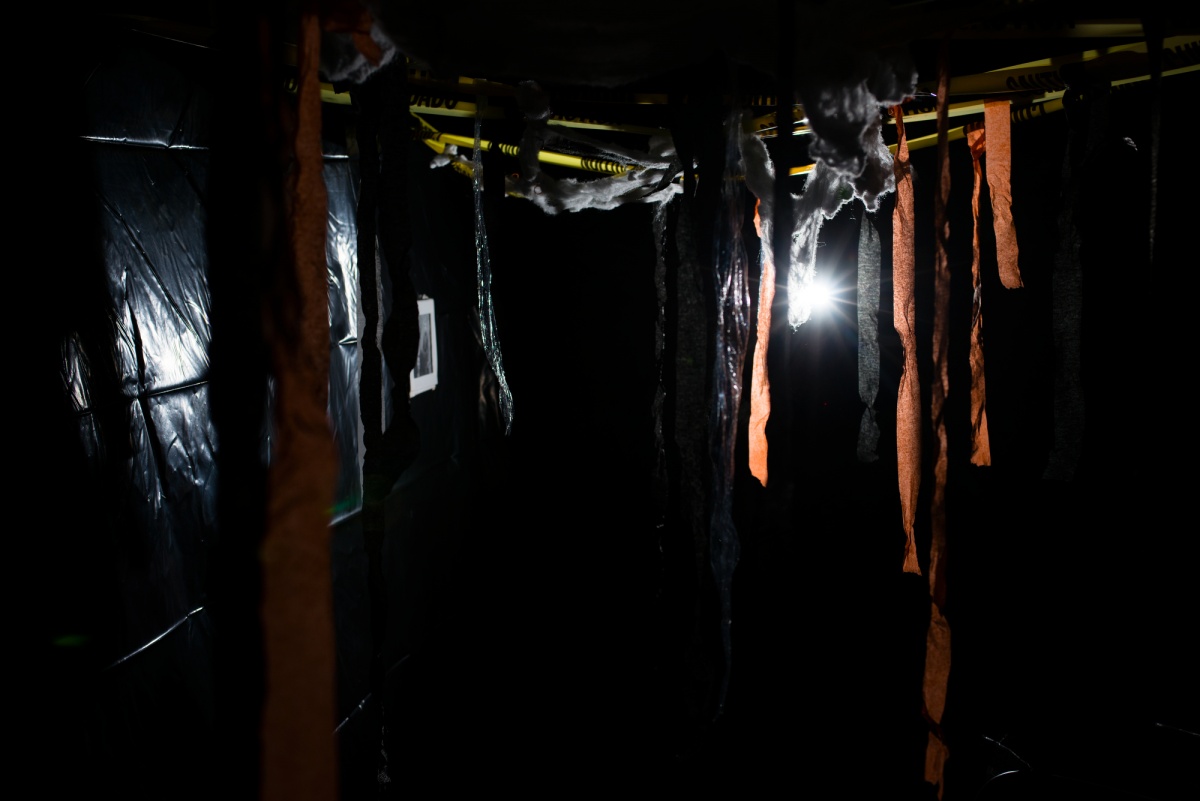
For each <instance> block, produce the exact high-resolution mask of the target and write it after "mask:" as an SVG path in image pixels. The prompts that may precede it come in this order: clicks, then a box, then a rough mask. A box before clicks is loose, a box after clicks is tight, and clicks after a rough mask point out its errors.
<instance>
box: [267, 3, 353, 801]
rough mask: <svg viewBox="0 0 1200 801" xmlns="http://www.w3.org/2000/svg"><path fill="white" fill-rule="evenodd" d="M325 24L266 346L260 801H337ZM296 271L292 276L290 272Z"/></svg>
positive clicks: (306, 49)
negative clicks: (286, 258) (321, 69)
mask: <svg viewBox="0 0 1200 801" xmlns="http://www.w3.org/2000/svg"><path fill="white" fill-rule="evenodd" d="M320 34H321V32H320V23H319V20H318V17H317V14H316V13H315V12H314V11H313V10H312V9H311V7H308V8H306V9H305V10H304V11H302V12H301V15H300V25H299V42H298V47H297V58H296V63H297V71H298V76H297V77H298V108H297V118H296V129H295V140H294V141H295V154H294V156H295V159H294V162H293V164H292V176H291V177H292V183H291V184H290V186H289V189H290V192H291V201H292V207H291V230H290V238H291V247H292V258H291V260H290V262H289V263H287V264H286V265H285V267H284V271H283V274H282V275H280V276H279V277H278V281H277V285H276V289H277V292H276V297H275V298H273V306H272V314H271V316H270V320H269V327H268V339H269V341H270V346H271V350H272V356H273V363H274V376H275V397H274V412H275V419H274V423H275V428H274V436H273V440H272V451H271V465H270V469H269V471H268V477H267V524H266V533H265V536H264V540H263V546H262V551H261V554H262V563H263V599H262V620H263V639H264V651H265V659H266V698H265V702H264V709H263V721H262V744H263V749H262V760H263V762H262V796H261V797H262V798H264V799H267V800H268V801H276V800H278V801H297V799H309V798H311V799H321V800H322V801H326V800H327V799H333V798H336V797H337V792H338V789H337V787H338V783H337V765H336V755H335V740H334V737H333V728H334V724H335V720H334V716H335V714H336V712H335V705H334V690H335V683H334V681H335V679H334V669H335V668H334V639H333V593H332V577H331V575H330V561H329V535H330V531H329V523H330V513H331V512H330V510H331V508H332V506H333V500H334V485H335V481H336V475H337V463H336V454H335V451H334V443H333V436H332V433H331V431H330V427H329V421H328V413H327V410H328V396H329V297H328V289H327V282H326V262H325V226H326V211H327V209H326V206H327V199H326V190H325V183H324V178H323V177H322V169H323V159H322V155H321V94H320V92H321V88H320V84H319V82H318V77H317V69H318V66H319V63H320ZM289 270H290V272H289Z"/></svg>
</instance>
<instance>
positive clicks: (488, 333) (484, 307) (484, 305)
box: [471, 96, 513, 434]
mask: <svg viewBox="0 0 1200 801" xmlns="http://www.w3.org/2000/svg"><path fill="white" fill-rule="evenodd" d="M486 106H487V98H486V97H485V96H481V97H480V98H479V102H478V104H477V105H476V111H475V148H474V150H473V151H472V153H471V176H472V177H471V180H472V183H473V185H474V190H475V285H476V291H477V293H478V296H477V302H478V304H479V337H480V340H481V341H482V342H483V352H484V355H485V356H486V357H487V360H488V364H489V365H490V366H491V368H492V373H493V374H494V375H495V376H496V383H497V385H498V386H499V388H500V393H499V394H500V413H501V414H502V415H503V417H504V433H505V434H510V433H512V420H513V400H512V392H510V391H509V389H508V378H507V377H506V376H505V375H504V358H503V356H502V355H501V353H500V335H499V332H498V331H497V327H496V310H495V309H494V308H493V307H492V266H491V256H490V255H489V253H488V238H487V225H486V224H485V223H484V219H483V148H482V147H480V139H481V134H482V132H483V112H484V109H485V107H486Z"/></svg>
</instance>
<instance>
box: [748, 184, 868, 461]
mask: <svg viewBox="0 0 1200 801" xmlns="http://www.w3.org/2000/svg"><path fill="white" fill-rule="evenodd" d="M881 258H882V250H881V248H880V244H879V232H878V231H876V230H875V223H874V221H873V220H872V219H871V217H870V215H869V214H868V212H867V209H866V205H865V204H863V207H862V218H861V222H860V223H859V230H858V397H859V400H861V401H862V402H863V405H864V407H865V408H864V409H863V414H862V421H861V422H860V423H859V425H858V460H859V461H860V462H874V461H875V460H876V459H878V458H879V454H878V453H877V452H876V451H877V449H878V447H879V424H878V423H876V422H875V396H876V395H878V394H879V262H880V259H881ZM751 419H753V418H751Z"/></svg>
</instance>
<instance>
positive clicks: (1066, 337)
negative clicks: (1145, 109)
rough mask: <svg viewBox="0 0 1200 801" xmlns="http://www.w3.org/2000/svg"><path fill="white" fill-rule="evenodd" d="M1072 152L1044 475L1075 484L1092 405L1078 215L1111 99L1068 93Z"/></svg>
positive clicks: (1054, 294)
mask: <svg viewBox="0 0 1200 801" xmlns="http://www.w3.org/2000/svg"><path fill="white" fill-rule="evenodd" d="M1063 100H1064V104H1065V105H1064V108H1065V109H1066V111H1067V125H1068V129H1067V150H1066V155H1065V156H1064V158H1063V171H1062V187H1063V189H1062V205H1061V207H1060V208H1059V213H1058V250H1057V252H1056V253H1055V254H1054V273H1053V274H1052V276H1051V280H1050V294H1051V304H1052V308H1053V312H1054V313H1053V315H1052V319H1053V322H1054V444H1053V446H1052V447H1051V449H1050V456H1049V458H1048V459H1047V461H1046V469H1045V470H1044V471H1043V473H1042V476H1043V478H1046V479H1048V480H1051V481H1071V480H1073V479H1074V478H1075V471H1076V470H1077V469H1078V467H1079V460H1080V457H1081V455H1082V453H1083V437H1084V432H1085V429H1086V418H1087V404H1086V398H1085V395H1084V387H1083V280H1084V276H1083V260H1082V258H1081V255H1080V250H1081V248H1082V247H1083V236H1082V234H1081V232H1080V230H1079V225H1080V223H1079V218H1078V215H1079V213H1080V211H1081V208H1082V207H1083V205H1084V198H1083V176H1085V175H1086V174H1087V169H1088V168H1090V167H1092V166H1093V163H1094V162H1093V159H1094V158H1095V154H1096V152H1097V151H1098V150H1099V148H1100V145H1101V143H1102V142H1103V141H1104V137H1105V136H1106V135H1107V133H1108V117H1109V110H1108V106H1109V98H1108V94H1107V93H1106V92H1097V93H1095V94H1094V95H1092V96H1091V98H1090V99H1081V98H1080V95H1078V94H1077V93H1073V92H1068V93H1067V95H1066V96H1065V97H1064V98H1063Z"/></svg>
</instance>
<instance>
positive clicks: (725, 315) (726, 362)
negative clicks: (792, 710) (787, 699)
mask: <svg viewBox="0 0 1200 801" xmlns="http://www.w3.org/2000/svg"><path fill="white" fill-rule="evenodd" d="M742 117H743V112H741V111H738V110H734V111H732V112H730V113H729V115H728V117H727V118H726V120H725V125H724V128H725V167H724V172H723V174H722V176H721V194H720V198H719V201H718V202H719V204H720V205H719V207H718V210H717V213H718V215H719V218H718V219H717V220H715V221H714V223H715V224H716V226H717V230H716V232H715V233H714V235H713V238H714V240H715V241H714V244H715V247H714V248H713V253H712V259H713V264H712V267H711V270H712V281H713V289H714V291H715V292H716V301H717V308H716V332H715V333H716V342H715V343H714V344H715V347H714V349H713V366H712V400H711V406H710V409H711V412H710V421H711V422H710V425H709V432H710V433H709V456H710V458H711V460H712V473H711V480H712V513H711V515H710V518H709V551H708V554H709V565H710V567H711V569H712V576H713V582H714V583H715V584H716V588H717V594H718V601H719V603H720V614H721V617H720V630H721V652H722V655H723V657H724V666H723V670H722V672H721V679H720V685H719V687H718V694H717V699H716V711H715V715H720V714H721V711H722V709H723V707H724V705H725V697H726V693H727V692H728V687H729V675H730V667H731V664H732V660H731V654H732V650H731V636H730V635H731V631H730V627H731V624H732V598H731V591H732V587H733V572H734V569H735V568H736V567H737V563H738V558H739V555H740V553H741V545H740V544H739V542H738V534H737V527H736V525H735V524H734V521H733V485H734V473H735V467H734V465H735V456H734V454H735V453H736V451H737V429H738V410H739V407H740V406H741V402H742V377H743V376H744V375H745V366H746V345H747V344H748V343H749V340H750V321H749V319H748V317H749V312H750V292H749V286H748V284H749V281H748V273H749V269H748V264H747V258H746V247H745V243H744V242H743V241H742V227H743V225H745V220H746V213H745V207H744V206H743V198H744V196H745V194H746V187H745V183H744V181H743V180H742V175H743V174H744V173H743V170H742V168H741V148H740V142H739V140H740V132H741V130H742V125H743V122H742ZM714 718H715V716H714Z"/></svg>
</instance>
